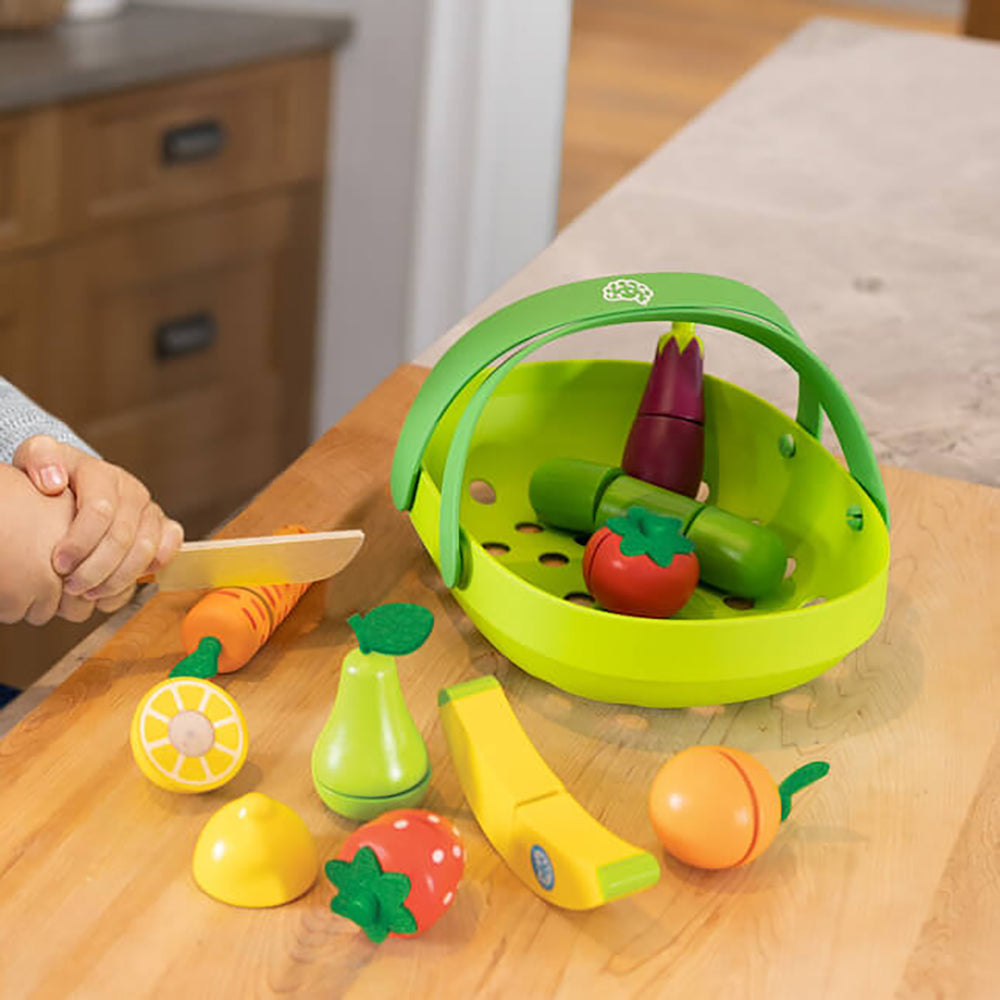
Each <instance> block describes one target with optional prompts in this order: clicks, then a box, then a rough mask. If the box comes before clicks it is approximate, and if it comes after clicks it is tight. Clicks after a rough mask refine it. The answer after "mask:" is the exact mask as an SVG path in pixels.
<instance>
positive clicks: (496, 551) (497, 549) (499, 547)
mask: <svg viewBox="0 0 1000 1000" xmlns="http://www.w3.org/2000/svg"><path fill="white" fill-rule="evenodd" d="M483 548H484V549H485V550H486V551H487V552H489V554H490V555H491V556H505V555H506V554H507V553H508V552H510V546H509V545H505V544H504V543H503V542H484V543H483Z"/></svg>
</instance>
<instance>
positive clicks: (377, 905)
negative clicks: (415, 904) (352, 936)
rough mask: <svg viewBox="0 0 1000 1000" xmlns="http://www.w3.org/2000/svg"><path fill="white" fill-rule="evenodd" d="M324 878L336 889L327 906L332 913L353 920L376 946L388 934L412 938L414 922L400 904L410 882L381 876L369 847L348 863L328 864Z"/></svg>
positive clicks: (394, 874)
mask: <svg viewBox="0 0 1000 1000" xmlns="http://www.w3.org/2000/svg"><path fill="white" fill-rule="evenodd" d="M324 870H325V871H326V877H327V878H328V879H329V880H330V881H331V882H332V883H333V885H334V887H335V888H336V889H337V894H336V895H335V896H334V897H333V899H332V900H331V902H330V909H331V910H333V912H334V913H337V914H339V915H340V916H342V917H346V918H347V919H348V920H353V921H354V923H356V924H357V925H358V926H359V927H360V928H361V929H362V930H363V931H364V932H365V934H367V935H368V938H369V940H371V941H373V942H374V943H375V944H380V943H381V942H382V941H384V940H385V939H386V938H387V937H388V936H389V934H413V933H414V932H415V931H416V929H417V921H416V919H415V918H414V916H413V914H412V913H411V912H410V911H409V910H408V909H407V908H406V906H405V905H404V903H405V902H406V898H407V896H409V895H410V878H409V876H408V875H404V874H403V873H402V872H383V871H382V866H381V864H379V860H378V856H377V855H376V854H375V852H374V851H373V850H372V849H371V848H370V847H360V848H358V852H357V853H356V854H355V855H354V858H353V859H352V860H351V861H341V860H340V859H336V860H333V861H328V862H327V863H326V866H325V869H324Z"/></svg>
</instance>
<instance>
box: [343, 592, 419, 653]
mask: <svg viewBox="0 0 1000 1000" xmlns="http://www.w3.org/2000/svg"><path fill="white" fill-rule="evenodd" d="M347 624H348V625H350V626H351V628H352V629H354V634H355V635H356V636H357V638H358V645H359V646H360V647H361V652H362V653H372V652H374V653H386V654H388V655H389V656H406V654H407V653H412V652H414V651H416V650H418V649H419V648H420V647H421V646H422V645H423V644H424V643H425V642H426V641H427V637H428V636H429V635H430V634H431V629H432V628H434V616H433V615H432V614H431V613H430V612H429V611H428V610H427V609H426V608H422V607H421V606H420V605H419V604H382V605H380V606H379V607H377V608H373V609H372V610H371V611H369V612H368V614H367V615H364V616H362V615H351V617H350V618H349V619H348V620H347Z"/></svg>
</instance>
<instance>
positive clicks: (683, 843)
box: [649, 746, 830, 868]
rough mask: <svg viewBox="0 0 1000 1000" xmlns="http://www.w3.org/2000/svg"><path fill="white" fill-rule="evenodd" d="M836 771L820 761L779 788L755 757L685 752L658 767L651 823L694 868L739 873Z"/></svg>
mask: <svg viewBox="0 0 1000 1000" xmlns="http://www.w3.org/2000/svg"><path fill="white" fill-rule="evenodd" d="M829 770H830V765H829V764H827V763H826V761H821V760H814V761H811V762H810V763H808V764H804V765H803V766H802V767H800V768H798V770H796V771H793V772H792V773H791V774H790V775H789V776H788V777H787V778H785V780H784V781H782V783H781V784H780V785H776V784H775V782H774V779H773V778H772V777H771V775H770V774H768V772H767V769H766V768H765V767H764V765H763V764H761V762H760V761H759V760H757V758H756V757H752V756H750V754H748V753H744V752H743V751H742V750H736V749H735V748H733V747H721V746H696V747H688V749H687V750H682V751H681V752H680V753H679V754H677V755H676V756H675V757H671V758H670V760H668V761H667V762H666V764H664V765H663V767H661V768H660V770H659V773H658V774H657V775H656V778H655V779H654V780H653V786H652V788H651V789H650V791H649V818H650V820H651V821H652V823H653V829H654V830H655V831H656V836H657V837H658V838H659V840H660V843H661V844H663V846H664V848H665V849H666V850H667V851H669V852H670V853H671V854H672V855H673V856H674V857H675V858H677V859H678V860H679V861H683V862H684V863H685V864H689V865H693V866H694V867H696V868H735V867H736V866H738V865H745V864H746V863H747V862H748V861H753V859H754V858H756V857H758V856H759V855H760V854H762V853H763V852H764V851H765V850H767V848H768V847H769V846H770V844H771V841H772V840H774V837H775V834H776V833H777V832H778V827H779V826H780V825H781V823H782V822H783V821H784V820H785V819H786V818H787V816H788V813H789V810H790V809H791V799H792V795H794V794H795V793H796V792H797V791H799V790H800V789H802V788H805V787H806V786H807V785H810V784H812V783H813V782H814V781H818V780H819V779H820V778H822V777H823V776H824V775H825V774H826V773H827V772H828V771H829Z"/></svg>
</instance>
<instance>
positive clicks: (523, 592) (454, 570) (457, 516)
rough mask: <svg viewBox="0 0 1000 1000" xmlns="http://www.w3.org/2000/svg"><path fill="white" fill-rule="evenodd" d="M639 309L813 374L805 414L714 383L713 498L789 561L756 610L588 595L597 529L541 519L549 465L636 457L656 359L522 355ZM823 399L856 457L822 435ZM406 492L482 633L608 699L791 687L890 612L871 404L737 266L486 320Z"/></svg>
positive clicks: (427, 392) (703, 591) (597, 282)
mask: <svg viewBox="0 0 1000 1000" xmlns="http://www.w3.org/2000/svg"><path fill="white" fill-rule="evenodd" d="M640 320H655V321H658V322H660V323H662V322H663V321H685V322H691V323H700V324H705V325H709V326H715V327H720V328H723V329H726V330H730V331H732V332H734V333H739V334H742V335H743V336H746V337H749V338H751V339H752V340H755V341H757V342H758V343H761V344H763V345H764V346H765V347H767V348H769V349H770V350H771V351H773V352H774V353H775V354H777V355H778V356H779V357H781V358H782V359H784V360H785V361H786V362H787V363H788V364H789V365H790V366H791V367H792V368H793V369H794V370H795V371H796V372H797V373H798V375H799V402H798V411H797V419H796V420H794V421H793V420H792V419H790V418H789V417H788V416H786V415H785V414H783V413H782V412H781V411H779V410H777V409H775V408H774V407H773V406H771V405H769V404H768V403H766V402H765V401H763V400H761V399H759V398H757V397H756V396H754V395H753V394H751V393H749V392H746V391H745V390H743V389H740V388H738V387H737V386H734V385H730V384H729V383H727V382H723V381H721V380H718V379H713V378H710V377H706V378H705V411H706V426H705V466H704V479H705V482H706V483H707V484H708V487H709V490H710V493H709V502H710V503H715V504H718V506H720V507H722V508H723V509H725V510H728V511H731V512H732V513H734V514H739V515H741V516H743V517H745V518H747V519H755V520H758V521H760V522H761V523H763V524H765V525H767V526H769V527H770V528H772V529H773V530H774V531H776V532H777V533H778V534H779V535H780V536H781V539H782V541H783V542H784V543H785V546H786V547H787V549H788V552H789V553H790V559H789V571H788V573H787V574H786V578H785V580H784V582H783V583H782V585H781V587H780V588H779V589H778V591H777V592H775V593H774V594H772V595H770V596H769V597H767V598H766V599H761V600H758V601H757V602H756V603H755V604H754V605H753V606H750V607H748V606H747V604H748V603H749V602H746V601H742V600H738V599H734V598H733V597H732V596H730V595H726V594H722V593H718V592H716V591H713V590H710V589H708V588H705V587H699V588H698V590H697V591H696V592H695V596H694V597H693V598H692V600H691V601H690V602H689V603H688V605H687V606H686V607H685V608H683V609H682V610H681V611H680V612H679V613H678V614H677V615H676V616H675V617H674V618H671V619H666V620H662V619H648V618H635V617H630V616H626V615H616V614H611V613H608V612H605V611H602V610H600V609H597V608H595V607H593V606H585V605H584V604H582V603H578V602H583V601H585V600H586V598H587V595H586V587H585V586H584V582H583V576H582V572H581V568H580V562H581V557H582V555H583V546H584V544H585V543H586V538H585V537H582V536H574V535H572V534H569V533H566V532H560V531H557V530H554V529H551V528H544V529H542V528H541V526H540V525H539V524H538V523H537V521H536V515H535V513H534V511H533V510H532V508H531V505H530V503H529V502H528V482H529V479H530V477H531V474H532V471H533V470H534V469H535V468H536V467H537V466H538V465H539V464H540V463H542V462H544V461H546V460H547V459H550V458H556V457H560V456H564V457H574V458H585V459H590V460H592V461H597V462H602V463H605V464H607V465H618V464H619V463H620V461H621V454H622V450H623V447H624V443H625V439H626V437H627V435H628V432H629V428H630V426H631V423H632V420H633V418H634V416H635V413H636V410H637V408H638V404H639V399H640V397H641V395H642V392H643V388H644V386H645V383H646V378H647V376H648V373H649V365H648V364H643V363H639V362H626V361H563V362H540V363H527V364H522V362H523V361H524V360H525V359H526V358H527V357H528V356H529V355H530V354H532V353H533V352H534V351H536V350H537V349H538V348H540V347H542V346H543V345H544V344H547V343H550V342H551V341H553V340H555V339H557V338H559V337H563V336H567V335H569V334H572V333H575V332H578V331H580V330H585V329H589V328H592V327H597V326H601V327H614V326H615V325H616V324H621V323H634V322H636V321H640ZM613 332H614V331H613V330H609V331H608V336H612V335H613ZM659 332H662V328H661V329H659V330H657V333H659ZM650 353H651V354H652V350H651V352H650ZM823 411H825V412H826V414H827V416H828V417H829V419H830V423H831V424H832V426H833V429H834V431H835V433H836V435H837V438H838V440H839V442H840V445H841V448H842V449H843V452H844V456H845V458H846V461H847V469H845V468H844V467H843V466H842V465H841V464H840V463H839V462H838V461H837V460H836V459H835V458H834V457H833V456H832V455H831V454H830V453H829V452H828V451H827V450H826V449H825V448H824V447H823V446H822V445H821V444H820V443H819V440H818V436H819V431H820V425H821V413H822V412H823ZM484 484H488V487H487V485H484ZM392 494H393V499H394V501H395V503H396V505H397V507H399V508H400V509H401V510H408V511H409V513H410V517H411V519H412V521H413V524H414V526H415V528H416V530H417V533H418V534H419V535H420V538H421V539H422V541H423V543H424V545H425V546H426V548H427V550H428V552H429V553H430V555H431V556H432V558H433V559H434V560H435V562H436V563H437V565H438V567H439V568H440V570H441V575H442V577H443V579H444V581H445V583H446V584H447V585H448V586H449V587H450V588H451V589H452V593H453V594H454V596H455V598H456V599H457V601H458V603H459V604H460V605H461V606H462V608H463V609H464V611H465V612H466V613H467V614H468V615H469V617H470V618H471V620H472V621H473V623H474V624H475V625H476V627H477V628H478V629H479V630H480V631H481V632H482V634H483V635H484V636H485V637H486V638H487V639H488V640H489V641H490V642H491V643H492V644H493V645H494V646H495V647H496V648H497V649H498V650H499V651H500V652H501V653H503V654H504V655H505V656H507V657H508V658H509V659H510V660H512V661H513V662H514V663H516V664H517V665H518V666H520V667H521V668H522V669H524V670H526V671H527V672H528V673H530V674H533V675H535V676H536V677H540V678H542V679H543V680H546V681H549V682H550V683H552V684H554V685H556V686H557V687H559V688H562V689H564V690H566V691H569V692H571V693H573V694H578V695H582V696H584V697H587V698H593V699H597V700H599V701H610V702H620V703H624V704H632V705H645V706H654V707H681V706H686V705H699V704H718V703H722V702H732V701H740V700H743V699H747V698H755V697H761V696H764V695H769V694H774V693H775V692H778V691H783V690H787V689H788V688H790V687H794V686H795V685H797V684H801V683H803V682H804V681H807V680H809V679H810V678H812V677H815V676H816V675H817V674H819V673H822V672H823V671H824V670H827V669H828V668H830V667H832V666H833V665H834V664H836V663H838V662H839V661H840V660H841V659H842V658H843V657H844V656H845V655H846V654H847V653H849V652H850V651H851V650H853V649H855V648H856V647H858V646H859V645H860V644H861V643H863V642H864V641H865V640H866V639H867V638H868V637H869V636H870V635H871V634H872V633H873V632H874V631H875V629H876V628H877V627H878V625H879V622H880V621H881V620H882V615H883V613H884V610H885V596H886V588H887V581H888V564H889V536H888V527H887V526H888V508H887V504H886V498H885V489H884V486H883V484H882V479H881V476H880V474H879V470H878V466H877V465H876V462H875V458H874V455H873V453H872V449H871V444H870V443H869V441H868V438H867V436H866V435H865V432H864V429H863V428H862V426H861V423H860V420H859V419H858V415H857V413H856V411H855V409H854V407H853V406H852V404H851V402H850V400H849V399H848V398H847V396H846V394H845V393H844V391H843V389H842V388H841V387H840V385H839V384H838V383H837V381H836V379H835V378H834V377H833V375H832V374H831V372H830V371H829V369H827V368H826V367H825V366H824V365H823V363H822V362H821V361H820V360H819V359H818V358H817V357H816V356H815V355H814V354H813V353H812V352H811V351H809V350H808V348H806V347H805V345H804V344H803V343H802V341H801V339H800V338H799V336H798V334H796V333H795V331H794V330H793V329H792V327H791V325H790V323H789V321H788V319H787V318H786V317H785V315H784V314H783V313H782V312H781V310H780V309H778V307H777V306H776V305H775V304H774V303H773V302H771V301H770V299H768V298H767V297H766V296H764V295H762V294H761V293H760V292H757V291H755V290H754V289H752V288H749V287H748V286H746V285H742V284H740V283H738V282H735V281H730V280H728V279H725V278H718V277H713V276H709V275H698V274H639V275H631V276H627V277H611V278H597V279H590V280H587V281H580V282H575V283H573V284H570V285H563V286H560V287H557V288H552V289H549V290H547V291H544V292H540V293H538V294H536V295H532V296H530V297H528V298H525V299H522V300H521V301H519V302H515V303H513V304H512V305H509V306H507V307H505V308H503V309H501V310H499V311H498V312H496V313H494V314H493V315H492V316H490V317H488V318H487V319H485V320H483V321H482V322H481V323H479V324H478V325H477V326H475V327H473V328H472V329H471V330H470V331H469V332H468V333H467V334H465V336H464V337H462V338H461V339H460V340H459V341H458V342H457V343H456V344H455V345H454V346H452V348H451V349H450V350H449V351H448V352H447V353H446V354H445V355H444V357H443V358H442V359H441V360H440V361H439V362H438V364H437V365H436V366H435V367H434V369H433V370H432V371H431V373H430V374H429V375H428V377H427V380H426V381H425V383H424V385H423V387H422V388H421V390H420V393H419V394H418V396H417V398H416V400H415V401H414V404H413V407H412V408H411V410H410V413H409V415H408V416H407V419H406V422H405V424H404V426H403V430H402V432H401V434H400V437H399V442H398V446H397V449H396V454H395V459H394V462H393V468H392ZM484 501H485V502H484Z"/></svg>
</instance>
